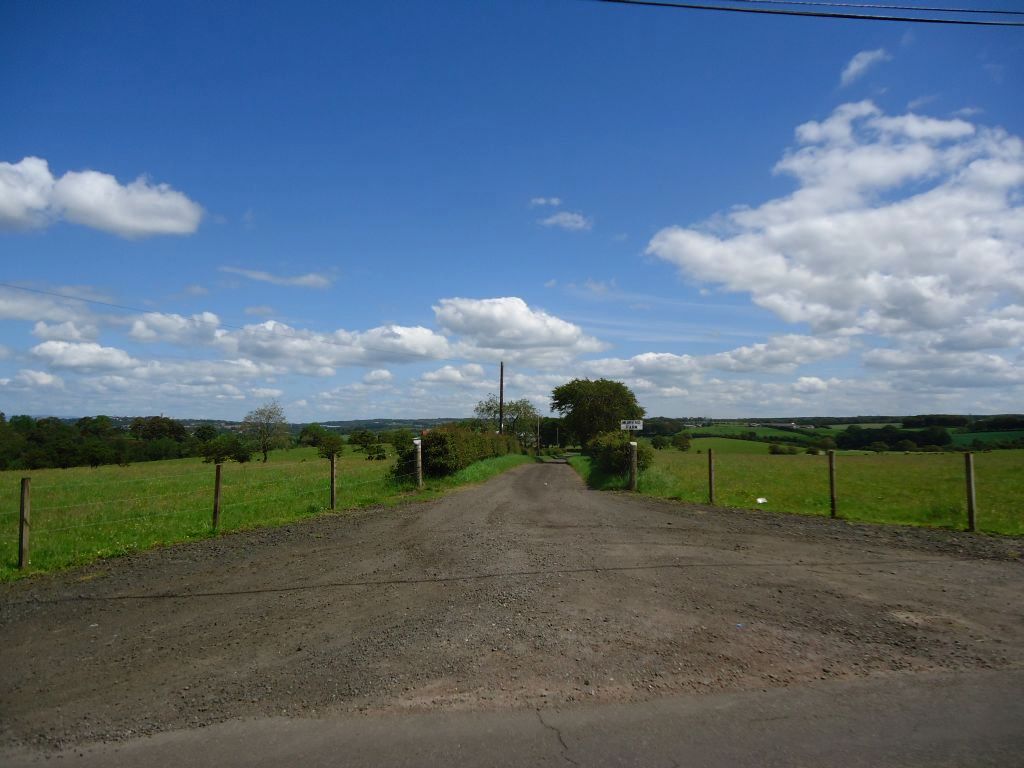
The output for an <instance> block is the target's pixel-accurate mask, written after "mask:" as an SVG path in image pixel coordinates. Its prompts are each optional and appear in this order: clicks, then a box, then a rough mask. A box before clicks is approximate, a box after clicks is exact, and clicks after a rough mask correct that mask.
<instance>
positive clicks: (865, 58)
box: [839, 48, 892, 87]
mask: <svg viewBox="0 0 1024 768" xmlns="http://www.w3.org/2000/svg"><path fill="white" fill-rule="evenodd" d="M891 59H892V56H890V55H889V53H888V52H887V51H886V50H885V49H884V48H876V49H875V50H873V51H861V52H860V53H857V54H855V55H854V57H853V58H852V59H850V61H849V63H847V65H846V66H845V67H844V68H843V73H842V74H841V75H840V76H839V84H840V85H841V86H843V87H845V86H847V85H849V84H850V83H852V82H853V81H854V80H856V79H858V78H859V77H861V76H862V75H863V74H864V73H865V72H867V71H868V70H869V69H870V68H871V67H873V66H875V65H876V64H881V63H882V62H883V61H890V60H891Z"/></svg>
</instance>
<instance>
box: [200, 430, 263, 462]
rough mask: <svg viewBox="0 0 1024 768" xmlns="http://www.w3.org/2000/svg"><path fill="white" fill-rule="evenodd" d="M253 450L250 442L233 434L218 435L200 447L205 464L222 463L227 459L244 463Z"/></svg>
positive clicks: (249, 457) (250, 456)
mask: <svg viewBox="0 0 1024 768" xmlns="http://www.w3.org/2000/svg"><path fill="white" fill-rule="evenodd" d="M254 451H255V448H254V447H253V445H252V443H250V442H249V441H248V440H245V439H244V438H242V437H240V436H238V435H234V434H226V435H218V436H217V437H215V438H213V440H211V441H210V442H208V443H206V444H205V445H203V448H202V453H203V461H204V462H206V463H207V464H223V463H224V462H225V461H227V460H228V459H232V460H233V461H237V462H238V463H239V464H244V463H245V462H247V461H249V460H250V459H251V458H252V454H253V453H254Z"/></svg>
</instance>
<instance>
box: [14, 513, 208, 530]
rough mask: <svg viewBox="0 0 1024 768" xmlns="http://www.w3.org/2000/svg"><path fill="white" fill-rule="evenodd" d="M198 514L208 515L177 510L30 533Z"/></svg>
mask: <svg viewBox="0 0 1024 768" xmlns="http://www.w3.org/2000/svg"><path fill="white" fill-rule="evenodd" d="M200 513H207V514H208V510H205V509H189V510H180V509H179V510H175V511H174V512H158V513H155V514H149V515H135V516H134V517H119V518H115V519H113V520H96V521H95V522H92V523H77V524H75V525H63V526H59V527H56V528H33V529H32V533H34V534H42V533H56V532H58V531H70V530H74V529H76V528H94V527H96V526H99V525H114V524H116V523H128V522H137V521H139V520H148V519H150V518H154V517H175V516H178V515H195V514H200Z"/></svg>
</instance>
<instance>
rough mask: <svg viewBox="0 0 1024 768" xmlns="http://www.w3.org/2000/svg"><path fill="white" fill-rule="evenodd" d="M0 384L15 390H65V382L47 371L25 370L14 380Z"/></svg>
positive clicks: (3, 381) (6, 380)
mask: <svg viewBox="0 0 1024 768" xmlns="http://www.w3.org/2000/svg"><path fill="white" fill-rule="evenodd" d="M0 383H2V384H4V386H8V387H12V388H14V389H31V390H34V389H63V387H64V381H63V379H61V378H60V376H54V375H53V374H52V373H47V372H46V371H34V370H32V369H31V368H24V369H22V370H20V371H18V373H17V374H15V376H14V378H13V379H2V380H0Z"/></svg>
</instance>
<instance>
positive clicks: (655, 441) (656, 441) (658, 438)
mask: <svg viewBox="0 0 1024 768" xmlns="http://www.w3.org/2000/svg"><path fill="white" fill-rule="evenodd" d="M671 444H672V441H671V440H669V439H668V438H667V437H665V436H664V435H655V436H654V437H652V438H651V448H654V449H655V450H658V451H660V450H661V449H662V448H668V447H669V446H670V445H671Z"/></svg>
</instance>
